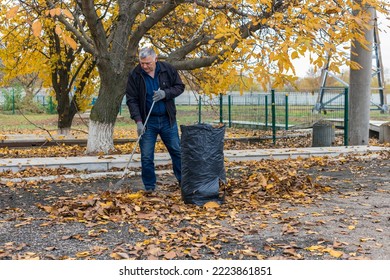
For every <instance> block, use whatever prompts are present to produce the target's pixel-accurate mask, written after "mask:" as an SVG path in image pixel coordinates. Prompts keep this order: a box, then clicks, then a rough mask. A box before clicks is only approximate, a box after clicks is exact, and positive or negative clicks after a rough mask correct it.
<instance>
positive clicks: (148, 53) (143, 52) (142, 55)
mask: <svg viewBox="0 0 390 280" xmlns="http://www.w3.org/2000/svg"><path fill="white" fill-rule="evenodd" d="M148 56H152V57H153V58H156V52H155V51H154V50H153V49H152V48H150V47H146V48H142V49H140V51H139V58H140V59H144V58H146V57H148Z"/></svg>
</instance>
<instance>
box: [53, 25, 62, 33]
mask: <svg viewBox="0 0 390 280" xmlns="http://www.w3.org/2000/svg"><path fill="white" fill-rule="evenodd" d="M55 32H56V34H57V35H61V34H62V29H61V27H59V26H58V25H56V28H55Z"/></svg>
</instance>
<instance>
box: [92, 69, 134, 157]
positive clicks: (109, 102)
mask: <svg viewBox="0 0 390 280" xmlns="http://www.w3.org/2000/svg"><path fill="white" fill-rule="evenodd" d="M100 74H101V76H100V77H101V85H100V89H99V97H98V99H97V100H96V103H95V105H94V106H93V107H92V110H91V115H90V121H89V133H88V142H87V151H86V153H87V154H96V153H104V154H108V153H110V152H111V151H113V150H114V149H115V148H114V139H113V134H114V126H115V121H116V118H117V115H118V112H119V108H120V106H121V103H122V99H123V96H124V93H125V87H126V78H127V76H125V75H123V74H121V75H115V74H114V73H113V72H108V73H102V72H100ZM110 74H111V75H110Z"/></svg>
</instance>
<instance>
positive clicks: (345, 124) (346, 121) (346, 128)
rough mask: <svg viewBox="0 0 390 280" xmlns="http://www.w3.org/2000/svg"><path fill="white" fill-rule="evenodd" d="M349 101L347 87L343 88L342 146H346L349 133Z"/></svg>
mask: <svg viewBox="0 0 390 280" xmlns="http://www.w3.org/2000/svg"><path fill="white" fill-rule="evenodd" d="M348 108H349V101H348V88H344V146H348V133H349V123H348V121H349V119H348V114H349V109H348Z"/></svg>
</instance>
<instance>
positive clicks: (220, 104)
mask: <svg viewBox="0 0 390 280" xmlns="http://www.w3.org/2000/svg"><path fill="white" fill-rule="evenodd" d="M222 98H223V97H222V94H221V93H220V94H219V122H220V123H223V108H222V106H223V99H222Z"/></svg>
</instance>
